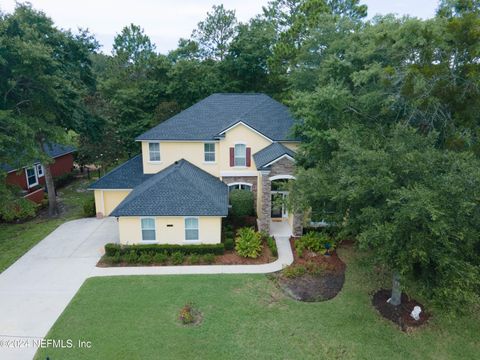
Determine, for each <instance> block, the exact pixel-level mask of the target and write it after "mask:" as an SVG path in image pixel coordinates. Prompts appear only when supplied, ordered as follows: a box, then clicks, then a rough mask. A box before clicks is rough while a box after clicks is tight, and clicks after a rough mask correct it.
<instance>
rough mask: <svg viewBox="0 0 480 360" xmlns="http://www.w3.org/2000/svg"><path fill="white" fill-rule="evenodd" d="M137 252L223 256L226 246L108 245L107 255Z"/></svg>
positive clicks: (106, 246) (106, 248) (106, 247)
mask: <svg viewBox="0 0 480 360" xmlns="http://www.w3.org/2000/svg"><path fill="white" fill-rule="evenodd" d="M130 251H135V252H136V253H138V254H141V253H142V252H153V253H165V254H167V255H172V254H173V253H174V252H180V253H182V254H183V255H191V254H198V255H202V254H210V253H213V254H215V255H222V254H223V253H224V252H225V246H224V244H204V245H169V244H149V245H120V244H112V243H110V244H106V245H105V254H106V255H108V256H113V255H114V254H115V253H117V252H119V253H120V255H124V254H127V253H128V252H130Z"/></svg>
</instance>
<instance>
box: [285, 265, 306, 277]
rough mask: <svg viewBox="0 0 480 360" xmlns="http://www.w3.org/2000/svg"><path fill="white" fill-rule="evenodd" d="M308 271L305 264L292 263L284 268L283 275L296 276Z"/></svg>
mask: <svg viewBox="0 0 480 360" xmlns="http://www.w3.org/2000/svg"><path fill="white" fill-rule="evenodd" d="M306 273H307V269H306V268H305V266H303V265H290V266H287V267H286V268H284V269H283V270H282V275H283V276H285V277H287V278H290V279H292V278H296V277H299V276H302V275H305V274H306Z"/></svg>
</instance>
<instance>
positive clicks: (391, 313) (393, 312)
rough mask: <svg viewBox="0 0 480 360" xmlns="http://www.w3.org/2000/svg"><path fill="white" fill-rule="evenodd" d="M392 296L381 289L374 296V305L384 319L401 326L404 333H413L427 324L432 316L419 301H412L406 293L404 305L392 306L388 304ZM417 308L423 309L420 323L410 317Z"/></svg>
mask: <svg viewBox="0 0 480 360" xmlns="http://www.w3.org/2000/svg"><path fill="white" fill-rule="evenodd" d="M391 295H392V292H391V290H386V289H381V290H379V291H377V292H376V293H375V294H373V297H372V304H373V306H374V307H375V308H376V309H377V310H378V312H379V313H380V314H381V315H382V316H383V317H384V318H386V319H388V320H391V321H393V322H394V323H396V324H397V325H399V326H400V328H401V329H402V331H406V332H408V331H411V330H412V329H413V328H416V327H419V326H421V325H423V324H425V322H427V321H428V319H429V318H430V315H429V314H428V313H427V312H425V310H424V306H423V305H422V304H420V303H419V302H418V301H416V300H414V299H411V298H410V297H409V296H408V295H407V294H405V293H402V303H401V304H400V305H399V306H393V305H390V304H389V303H387V300H388V299H389V298H390V297H391ZM415 306H420V307H421V308H422V312H421V313H420V319H419V320H418V321H416V320H414V319H413V318H412V317H411V316H410V314H411V312H412V310H413V308H414V307H415Z"/></svg>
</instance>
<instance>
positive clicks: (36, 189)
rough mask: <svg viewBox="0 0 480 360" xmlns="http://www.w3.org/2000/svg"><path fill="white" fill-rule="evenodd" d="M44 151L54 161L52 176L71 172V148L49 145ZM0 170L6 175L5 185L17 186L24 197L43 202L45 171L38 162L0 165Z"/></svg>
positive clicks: (51, 165)
mask: <svg viewBox="0 0 480 360" xmlns="http://www.w3.org/2000/svg"><path fill="white" fill-rule="evenodd" d="M44 150H45V152H46V154H47V155H48V156H50V157H51V158H52V159H53V160H54V161H53V162H52V163H51V164H50V171H51V172H52V176H53V177H54V178H55V177H58V176H62V175H64V174H67V173H70V172H72V170H73V153H74V152H75V151H76V149H75V148H74V147H73V146H67V145H60V144H49V145H45V147H44ZM0 168H1V169H2V170H3V171H5V172H6V173H7V177H6V182H7V184H12V185H18V186H19V187H20V188H21V189H22V190H23V191H24V192H25V195H24V197H25V198H27V199H29V200H31V201H33V202H36V203H40V202H41V201H42V200H43V195H44V185H45V170H44V168H43V165H41V164H40V162H39V161H35V162H34V163H33V164H28V165H7V164H0Z"/></svg>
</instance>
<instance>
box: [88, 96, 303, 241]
mask: <svg viewBox="0 0 480 360" xmlns="http://www.w3.org/2000/svg"><path fill="white" fill-rule="evenodd" d="M293 124H294V120H293V118H292V116H291V114H290V112H289V111H288V108H287V107H285V106H284V105H282V104H280V103H279V102H277V101H275V100H273V99H272V98H270V97H268V96H267V95H264V94H213V95H211V96H209V97H207V98H206V99H204V100H202V101H200V102H198V103H197V104H195V105H193V106H191V107H190V108H188V109H186V110H184V111H182V112H180V113H179V114H177V115H175V116H173V117H172V118H170V119H168V120H166V121H165V122H163V123H161V124H159V125H157V126H156V127H154V128H152V129H151V130H149V131H147V132H146V133H144V134H142V135H140V136H138V137H137V138H136V141H138V142H139V143H140V144H141V149H142V153H141V155H137V156H136V157H134V158H132V159H130V160H128V161H127V162H125V163H124V164H122V165H120V166H119V167H117V168H115V169H114V170H112V171H111V172H109V173H108V174H106V175H105V176H104V177H102V178H101V179H99V180H98V181H96V182H95V183H93V184H92V185H91V186H90V189H92V190H94V192H95V205H96V212H97V216H98V217H102V216H115V217H117V218H118V224H119V233H120V242H121V243H122V244H137V243H152V242H153V243H172V244H195V243H203V244H209V243H219V242H220V239H221V228H222V226H221V220H222V217H225V216H227V214H228V201H229V200H228V194H229V190H232V189H243V190H249V191H252V192H253V194H254V199H255V208H256V212H257V216H258V220H257V222H258V227H259V230H263V231H267V232H268V231H269V229H270V223H271V221H272V218H273V219H274V220H277V221H284V222H285V223H288V225H289V227H290V229H291V230H292V233H293V234H295V235H300V234H301V232H302V223H301V218H300V216H297V215H294V214H290V213H289V212H288V210H287V208H286V206H285V202H284V201H281V199H282V198H284V197H286V196H287V195H288V191H285V187H282V186H280V185H281V183H282V182H285V181H286V180H289V179H294V157H295V149H296V148H297V146H298V144H299V141H298V139H295V138H294V137H293V136H292V126H293ZM282 188H283V191H282Z"/></svg>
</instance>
